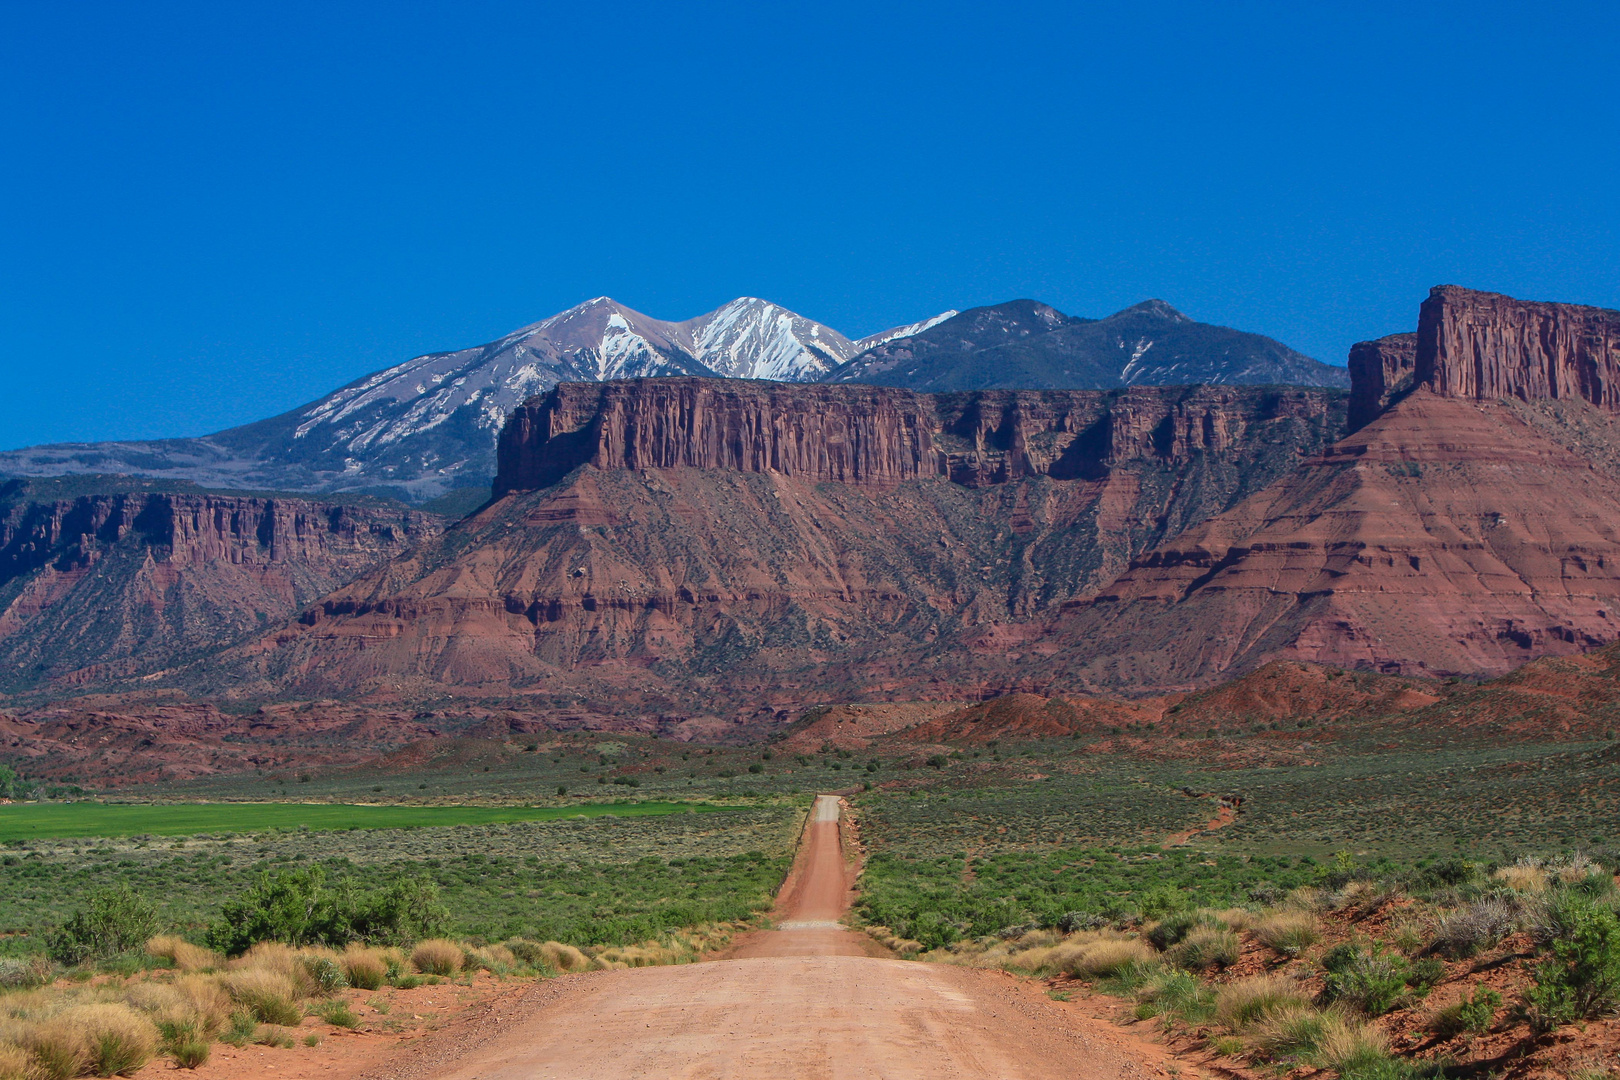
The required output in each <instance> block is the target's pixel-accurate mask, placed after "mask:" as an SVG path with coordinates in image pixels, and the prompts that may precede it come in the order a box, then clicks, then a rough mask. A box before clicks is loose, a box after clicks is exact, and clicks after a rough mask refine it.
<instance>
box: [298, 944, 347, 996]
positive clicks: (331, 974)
mask: <svg viewBox="0 0 1620 1080" xmlns="http://www.w3.org/2000/svg"><path fill="white" fill-rule="evenodd" d="M303 959H304V970H305V971H306V972H308V973H309V979H310V982H312V983H314V984H315V990H316V992H317V993H321V994H335V993H337V992H338V991H339V990H346V989H348V986H349V977H348V975H347V974H345V972H344V968H343V964H342V963H341V962H340V959H339V958H338V957H337V956H335V955H321V954H315V955H309V956H305V957H304V958H303Z"/></svg>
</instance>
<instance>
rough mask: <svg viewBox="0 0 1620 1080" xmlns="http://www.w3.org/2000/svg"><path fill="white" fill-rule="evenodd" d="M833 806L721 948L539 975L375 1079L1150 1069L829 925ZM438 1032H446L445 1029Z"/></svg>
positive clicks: (1115, 1072)
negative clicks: (748, 929) (768, 907)
mask: <svg viewBox="0 0 1620 1080" xmlns="http://www.w3.org/2000/svg"><path fill="white" fill-rule="evenodd" d="M839 809H840V803H839V800H838V799H837V798H836V797H834V796H829V795H823V796H821V797H819V798H818V799H817V801H816V806H815V811H814V812H813V814H812V817H811V821H810V823H809V824H808V826H807V827H806V834H805V840H804V843H803V844H802V845H801V847H800V851H799V856H798V858H797V860H796V861H795V865H794V869H793V872H792V874H790V875H789V878H788V881H787V883H786V884H785V885H784V887H783V890H782V894H781V898H780V900H779V903H778V909H777V921H776V926H777V929H774V930H764V931H760V932H758V933H756V934H751V935H748V936H747V937H746V938H745V939H743V940H741V941H740V942H739V943H738V944H737V945H736V946H734V947H733V948H732V949H731V950H730V951H729V952H728V953H727V954H726V955H725V957H724V958H722V959H719V960H715V961H712V962H706V963H699V964H689V965H685V966H680V967H656V968H638V969H632V970H628V971H601V972H594V973H591V974H587V975H575V976H569V977H567V978H562V979H556V980H552V981H551V982H548V983H546V984H543V986H541V987H539V988H538V989H537V991H536V992H535V993H533V994H531V995H528V996H527V997H526V998H525V999H524V1000H523V1001H522V1002H521V1003H514V1004H515V1007H512V1008H509V1009H507V1010H505V1011H504V1012H502V1013H499V1014H495V1013H491V1014H490V1015H489V1016H488V1017H487V1018H486V1019H485V1021H484V1022H483V1024H482V1025H476V1026H470V1027H469V1028H464V1029H463V1030H461V1031H459V1032H457V1033H456V1036H458V1037H453V1038H447V1037H441V1038H438V1039H430V1040H427V1042H426V1044H425V1045H424V1044H418V1045H417V1046H416V1047H414V1048H412V1050H411V1051H410V1052H409V1055H408V1056H402V1057H400V1058H397V1059H395V1060H394V1061H392V1062H390V1063H388V1064H387V1065H386V1066H383V1067H381V1068H380V1069H379V1070H378V1071H376V1072H374V1073H373V1075H374V1076H376V1077H379V1078H380V1077H385V1076H386V1077H389V1078H401V1077H412V1078H433V1080H540V1078H549V1077H557V1078H563V1077H566V1078H570V1080H598V1078H600V1080H630V1078H641V1077H647V1078H651V1077H659V1078H665V1077H684V1078H692V1080H722V1078H724V1080H729V1078H733V1077H751V1078H752V1077H765V1078H774V1077H782V1078H792V1080H799V1078H807V1080H808V1078H816V1080H820V1078H828V1080H833V1078H838V1080H842V1078H867V1077H882V1078H885V1080H898V1078H908V1077H919V1078H921V1077H927V1078H929V1080H940V1078H963V1080H979V1078H984V1080H992V1078H993V1080H1013V1078H1026V1077H1027V1078H1046V1077H1052V1078H1056V1077H1064V1078H1066V1080H1070V1078H1075V1077H1081V1078H1084V1080H1141V1078H1146V1077H1150V1076H1154V1075H1155V1074H1159V1075H1162V1074H1164V1072H1165V1070H1164V1062H1165V1061H1166V1056H1165V1054H1164V1052H1163V1051H1162V1050H1159V1049H1158V1048H1157V1047H1149V1046H1147V1045H1144V1044H1140V1043H1136V1042H1135V1041H1134V1040H1132V1039H1131V1038H1130V1037H1129V1036H1127V1035H1125V1034H1124V1033H1122V1032H1120V1031H1118V1030H1117V1029H1114V1028H1112V1027H1111V1026H1110V1025H1108V1024H1106V1023H1104V1022H1102V1021H1098V1020H1095V1019H1090V1018H1086V1017H1083V1016H1080V1015H1078V1014H1077V1013H1076V1012H1074V1011H1073V1010H1072V1009H1070V1008H1069V1007H1066V1006H1063V1005H1060V1004H1058V1003H1057V1002H1054V1001H1051V1000H1048V999H1047V998H1046V997H1045V996H1044V995H1043V994H1041V993H1040V991H1039V988H1038V987H1036V986H1034V985H1032V984H1030V983H1028V982H1026V981H1024V980H1020V979H1014V978H1012V977H1010V976H1007V975H1004V974H1001V973H999V972H984V971H972V970H968V969H965V968H956V967H951V966H947V965H940V964H929V963H919V962H915V961H903V960H894V959H888V958H885V957H883V956H881V955H873V954H874V953H881V952H882V950H881V948H880V947H878V946H877V945H876V944H875V943H874V942H872V941H871V940H870V939H869V938H867V937H866V936H865V935H863V934H857V933H854V932H852V931H849V930H846V929H844V928H843V927H842V926H840V925H839V923H838V922H837V920H838V918H839V917H840V916H841V915H842V914H843V912H844V911H845V910H846V909H847V907H848V902H849V899H850V896H851V892H850V884H851V880H850V879H851V877H852V873H851V871H850V870H849V868H848V866H847V864H846V862H845V859H844V857H843V852H842V850H841V845H840V843H839V829H838V816H839ZM445 1035H446V1036H449V1035H450V1033H449V1032H446V1033H445Z"/></svg>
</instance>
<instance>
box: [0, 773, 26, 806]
mask: <svg viewBox="0 0 1620 1080" xmlns="http://www.w3.org/2000/svg"><path fill="white" fill-rule="evenodd" d="M33 793H34V785H33V784H32V783H30V782H29V781H27V780H24V779H23V778H22V777H21V776H19V775H17V770H15V769H13V768H12V767H11V766H10V765H0V799H26V798H28V797H29V796H30V795H32V794H33Z"/></svg>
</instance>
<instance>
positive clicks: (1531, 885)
mask: <svg viewBox="0 0 1620 1080" xmlns="http://www.w3.org/2000/svg"><path fill="white" fill-rule="evenodd" d="M1491 877H1492V878H1494V879H1495V880H1497V881H1500V882H1501V883H1502V884H1503V885H1506V886H1507V887H1508V888H1510V889H1512V890H1513V891H1514V892H1521V893H1531V894H1540V893H1544V892H1546V891H1547V871H1546V870H1544V869H1542V867H1540V866H1539V865H1537V864H1536V863H1533V862H1519V863H1515V864H1514V865H1512V866H1504V867H1502V868H1501V869H1500V870H1498V871H1497V872H1496V873H1494V874H1492V875H1491Z"/></svg>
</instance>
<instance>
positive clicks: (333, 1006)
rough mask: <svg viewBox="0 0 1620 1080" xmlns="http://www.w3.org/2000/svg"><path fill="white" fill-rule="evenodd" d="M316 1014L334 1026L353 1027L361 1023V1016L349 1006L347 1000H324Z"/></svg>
mask: <svg viewBox="0 0 1620 1080" xmlns="http://www.w3.org/2000/svg"><path fill="white" fill-rule="evenodd" d="M316 1014H317V1015H318V1016H320V1018H321V1019H322V1020H325V1021H326V1022H327V1023H328V1024H331V1025H332V1026H333V1027H341V1028H352V1027H358V1026H359V1024H360V1017H359V1016H358V1015H357V1014H356V1013H355V1011H354V1010H353V1009H352V1008H350V1007H349V1003H348V1002H347V1001H328V1002H324V1003H322V1005H321V1007H320V1008H319V1009H317V1010H316Z"/></svg>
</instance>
